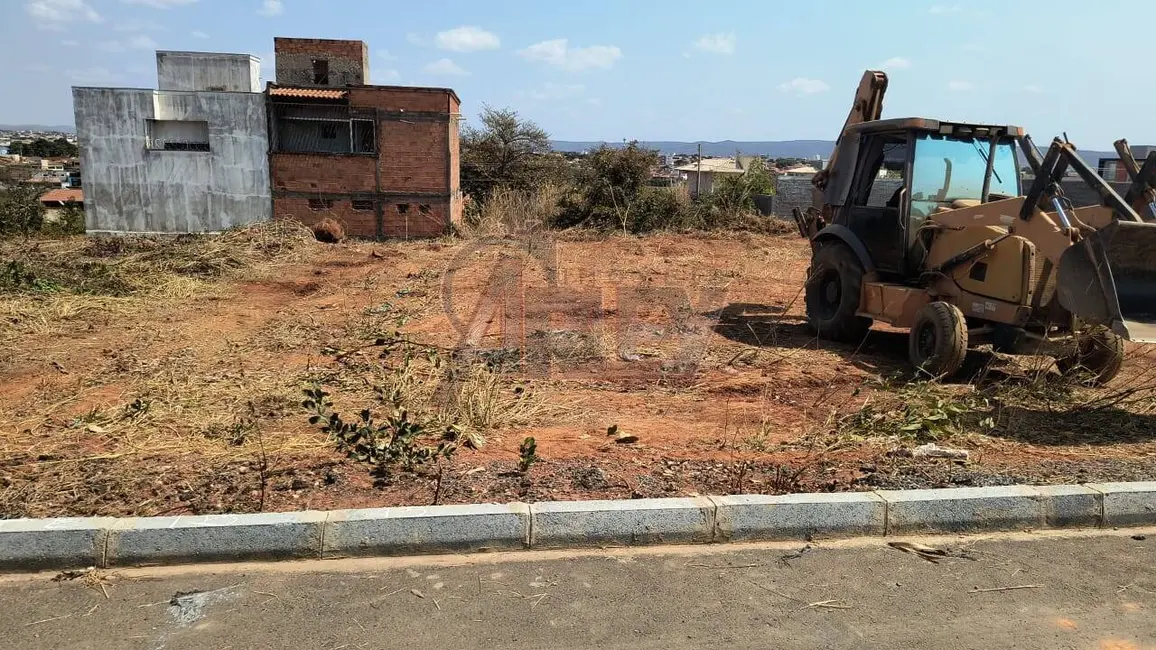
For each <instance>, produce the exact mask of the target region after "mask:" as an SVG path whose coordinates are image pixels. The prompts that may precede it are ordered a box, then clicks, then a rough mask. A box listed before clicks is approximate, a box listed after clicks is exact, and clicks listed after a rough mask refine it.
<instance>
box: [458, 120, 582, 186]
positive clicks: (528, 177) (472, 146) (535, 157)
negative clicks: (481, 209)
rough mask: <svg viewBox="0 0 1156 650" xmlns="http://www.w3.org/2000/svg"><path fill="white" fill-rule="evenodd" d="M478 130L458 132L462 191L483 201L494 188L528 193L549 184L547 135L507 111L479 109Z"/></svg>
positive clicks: (552, 165) (554, 164)
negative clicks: (460, 141)
mask: <svg viewBox="0 0 1156 650" xmlns="http://www.w3.org/2000/svg"><path fill="white" fill-rule="evenodd" d="M480 121H481V126H480V127H477V128H475V127H472V126H467V127H466V128H465V130H464V131H463V132H462V190H463V191H464V192H465V193H466V194H469V195H470V196H472V197H474V198H475V199H478V200H482V201H484V200H485V199H486V197H488V196H489V195H490V193H491V192H492V191H493V189H494V188H495V187H497V186H500V185H504V186H507V187H512V188H515V189H522V190H524V189H531V188H533V187H535V186H537V185H540V184H541V183H543V182H546V181H549V180H553V177H555V176H556V174H557V172H558V169H559V166H558V165H559V163H561V162H562V161H561V159H558V160H557V161H553V160H551V159H552V158H553V156H551V155H550V154H551V146H550V134H548V133H546V131H545V129H543V128H542V127H540V126H538V125H537V124H535V123H534V122H531V121H530V120H526V119H522V118H521V117H519V116H518V113H517V111H515V110H513V109H511V108H502V109H495V108H491V107H489V106H483V107H482V115H481V120H480Z"/></svg>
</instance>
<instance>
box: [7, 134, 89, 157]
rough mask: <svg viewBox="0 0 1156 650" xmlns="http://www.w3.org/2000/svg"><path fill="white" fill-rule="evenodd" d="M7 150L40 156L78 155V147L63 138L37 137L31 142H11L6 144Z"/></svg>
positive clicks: (24, 154)
mask: <svg viewBox="0 0 1156 650" xmlns="http://www.w3.org/2000/svg"><path fill="white" fill-rule="evenodd" d="M8 152H9V153H13V154H17V155H20V156H39V157H41V158H61V157H69V158H71V157H75V156H79V155H80V149H79V148H77V146H76V145H74V144H72V143H71V142H69V141H68V140H66V139H64V138H57V139H55V140H48V139H47V138H37V139H35V140H33V141H32V142H13V143H12V144H11V145H9V146H8Z"/></svg>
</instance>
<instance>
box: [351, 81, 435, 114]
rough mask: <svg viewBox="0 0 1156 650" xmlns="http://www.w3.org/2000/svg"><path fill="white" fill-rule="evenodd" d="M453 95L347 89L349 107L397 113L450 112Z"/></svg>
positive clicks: (412, 90)
mask: <svg viewBox="0 0 1156 650" xmlns="http://www.w3.org/2000/svg"><path fill="white" fill-rule="evenodd" d="M452 97H453V95H452V94H451V93H450V91H449V90H444V89H441V88H406V87H402V86H366V87H362V88H350V89H349V105H350V106H364V107H372V108H380V109H381V110H383V111H386V112H391V113H397V112H401V111H406V112H408V113H414V112H417V113H438V114H440V115H447V114H449V112H450V100H451V99H452Z"/></svg>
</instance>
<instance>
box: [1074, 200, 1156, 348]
mask: <svg viewBox="0 0 1156 650" xmlns="http://www.w3.org/2000/svg"><path fill="white" fill-rule="evenodd" d="M1056 291H1057V293H1058V294H1059V298H1060V304H1061V305H1063V307H1064V308H1065V309H1067V310H1068V311H1070V312H1071V313H1072V315H1073V316H1075V317H1076V318H1079V319H1080V320H1082V321H1084V322H1085V323H1088V324H1090V325H1104V326H1107V327H1110V328H1111V329H1112V331H1113V332H1115V333H1116V334H1119V335H1120V336H1122V337H1124V338H1125V339H1128V340H1130V341H1137V342H1139V343H1156V224H1153V223H1141V222H1134V221H1115V222H1113V223H1112V224H1110V225H1108V226H1106V227H1104V228H1101V229H1100V230H1098V231H1096V232H1095V233H1091V234H1088V235H1085V236H1084V238H1083V239H1082V240H1081V241H1080V242H1079V243H1077V244H1076V245H1074V246H1072V247H1071V248H1069V249H1068V250H1066V251H1064V254H1063V255H1061V256H1060V267H1059V271H1058V273H1057V277H1056Z"/></svg>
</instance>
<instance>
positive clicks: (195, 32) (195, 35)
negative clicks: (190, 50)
mask: <svg viewBox="0 0 1156 650" xmlns="http://www.w3.org/2000/svg"><path fill="white" fill-rule="evenodd" d="M189 36H192V37H193V38H208V37H209V35H208V34H206V33H204V32H202V31H201V30H199V29H195V30H193V32H192V33H191V34H189Z"/></svg>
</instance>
